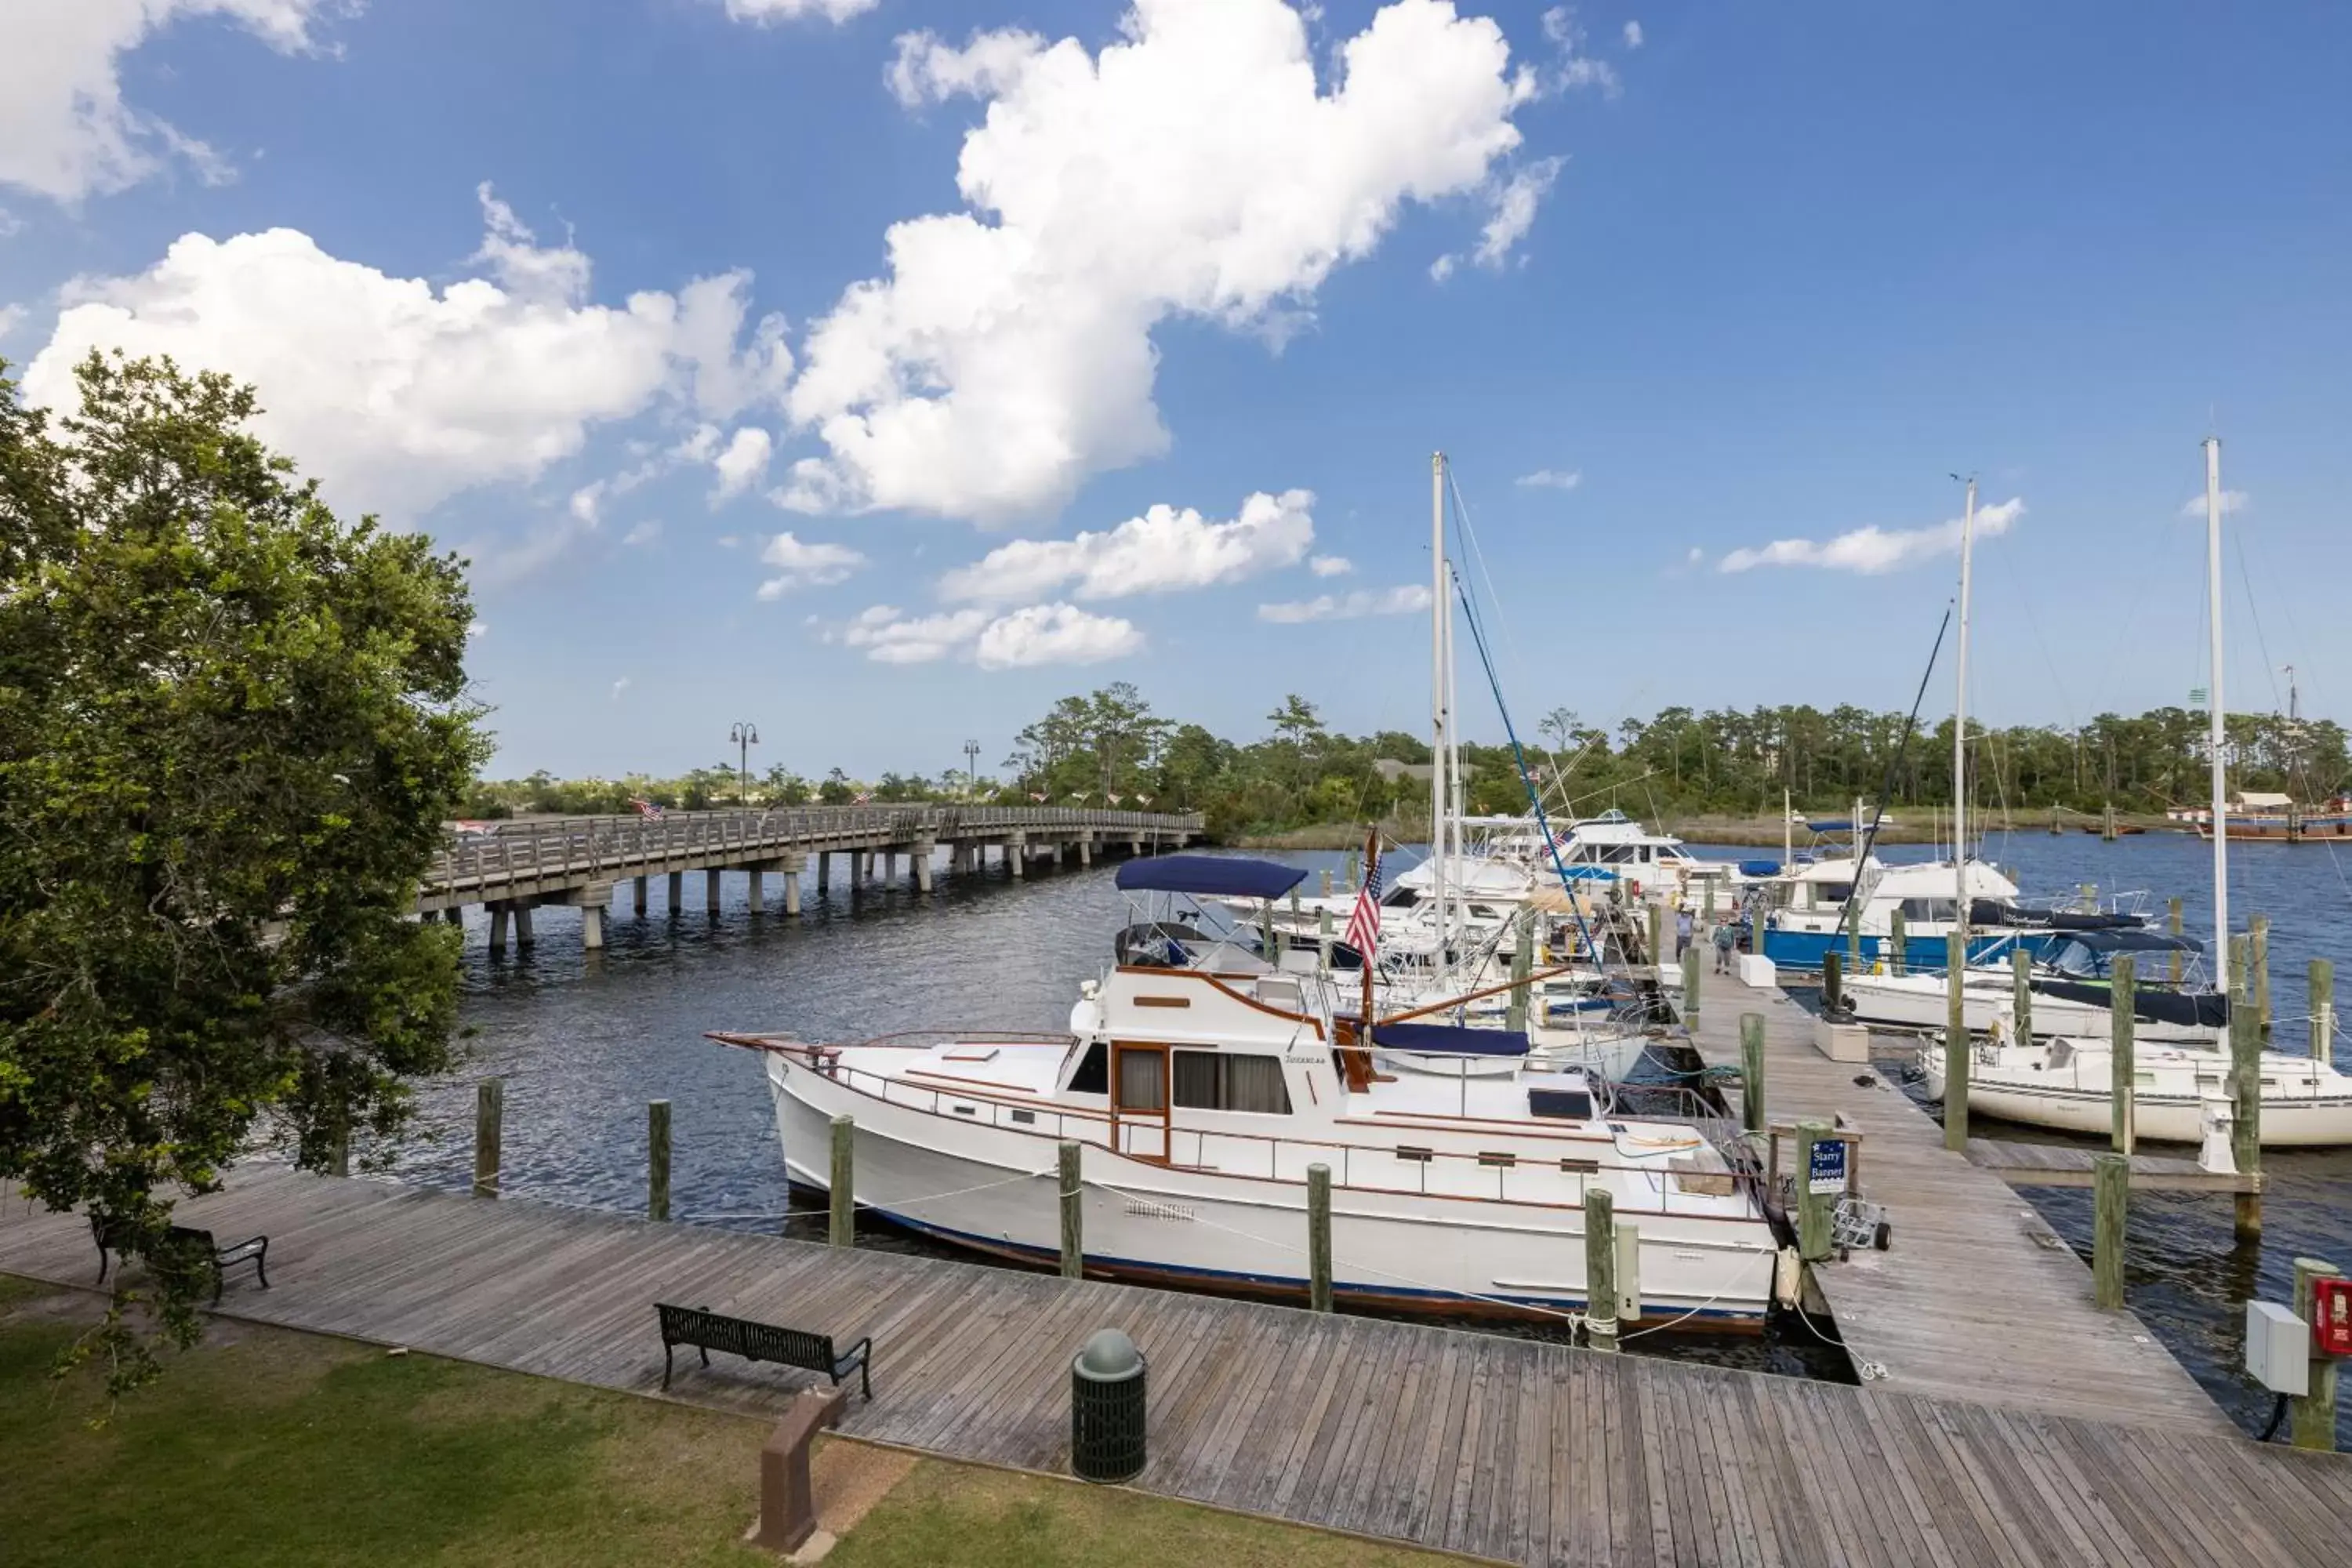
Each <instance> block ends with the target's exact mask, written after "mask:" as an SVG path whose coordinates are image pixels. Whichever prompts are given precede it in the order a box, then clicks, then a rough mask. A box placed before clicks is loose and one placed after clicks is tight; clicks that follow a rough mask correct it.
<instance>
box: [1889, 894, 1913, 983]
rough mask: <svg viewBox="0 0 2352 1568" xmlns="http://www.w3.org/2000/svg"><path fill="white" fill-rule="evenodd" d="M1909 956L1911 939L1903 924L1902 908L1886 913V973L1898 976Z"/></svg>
mask: <svg viewBox="0 0 2352 1568" xmlns="http://www.w3.org/2000/svg"><path fill="white" fill-rule="evenodd" d="M1910 956H1911V938H1910V934H1909V932H1908V931H1906V930H1905V928H1904V924H1903V906H1902V905H1901V904H1897V905H1895V907H1894V908H1893V909H1891V910H1887V911H1886V973H1889V974H1900V973H1903V966H1904V964H1905V963H1906V962H1907V961H1908V960H1909V958H1910Z"/></svg>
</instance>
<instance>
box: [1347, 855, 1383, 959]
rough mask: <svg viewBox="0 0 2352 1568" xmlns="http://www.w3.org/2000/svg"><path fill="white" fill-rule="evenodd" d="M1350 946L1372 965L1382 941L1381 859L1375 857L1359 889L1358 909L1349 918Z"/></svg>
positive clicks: (1365, 871) (1366, 870)
mask: <svg viewBox="0 0 2352 1568" xmlns="http://www.w3.org/2000/svg"><path fill="white" fill-rule="evenodd" d="M1345 940H1346V942H1347V943H1348V945H1349V947H1352V948H1354V949H1355V950H1356V951H1357V952H1360V953H1362V954H1363V955H1364V962H1365V963H1370V962H1371V959H1372V950H1373V949H1374V948H1375V947H1378V946H1379V945H1380V940H1381V858H1380V857H1379V856H1377V855H1375V856H1373V857H1372V858H1371V862H1370V864H1369V865H1367V866H1366V867H1365V868H1364V885H1363V886H1362V887H1361V888H1360V889H1357V892H1356V908H1355V910H1354V911H1353V912H1351V913H1350V914H1349V916H1348V934H1347V937H1346V938H1345Z"/></svg>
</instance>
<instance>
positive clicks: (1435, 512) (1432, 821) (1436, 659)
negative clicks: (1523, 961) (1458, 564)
mask: <svg viewBox="0 0 2352 1568" xmlns="http://www.w3.org/2000/svg"><path fill="white" fill-rule="evenodd" d="M1429 557H1430V572H1431V582H1430V595H1431V597H1430V601H1429V693H1430V695H1429V708H1430V729H1431V737H1430V739H1431V745H1430V749H1429V764H1430V765H1429V860H1430V867H1431V873H1430V875H1431V882H1430V889H1429V890H1430V897H1431V899H1432V900H1433V902H1434V905H1435V908H1436V910H1437V950H1438V954H1439V960H1440V962H1441V963H1443V961H1444V952H1445V805H1446V782H1445V773H1446V767H1445V756H1446V744H1447V736H1448V734H1449V733H1450V731H1452V729H1453V723H1452V715H1451V714H1449V713H1448V712H1447V711H1446V698H1447V695H1448V692H1447V688H1446V683H1445V655H1446V647H1445V629H1446V618H1447V617H1446V614H1445V602H1446V601H1445V454H1444V453H1443V452H1433V453H1431V454H1430V458H1429Z"/></svg>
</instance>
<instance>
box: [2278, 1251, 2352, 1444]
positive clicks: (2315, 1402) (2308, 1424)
mask: <svg viewBox="0 0 2352 1568" xmlns="http://www.w3.org/2000/svg"><path fill="white" fill-rule="evenodd" d="M2342 1273H2343V1270H2342V1269H2340V1268H2336V1265H2334V1264H2333V1263H2326V1262H2322V1261H2321V1260H2320V1259H2318V1258H2296V1259H2295V1260H2294V1315H2295V1316H2296V1317H2298V1318H2301V1319H2302V1320H2303V1321H2305V1322H2306V1323H2308V1322H2310V1321H2311V1316H2312V1310H2313V1298H2314V1297H2315V1296H2316V1295H2317V1294H2318V1291H2317V1290H2316V1289H2314V1288H2313V1283H2312V1282H2313V1281H2314V1280H2317V1279H2335V1278H2336V1277H2337V1276H2338V1275H2340V1274H2342ZM2287 1434H2288V1436H2289V1437H2290V1438H2291V1439H2292V1440H2293V1442H2294V1446H2295V1447H2298V1448H2317V1449H2320V1450H2322V1451H2323V1452H2326V1453H2333V1452H2335V1450H2336V1358H2335V1357H2334V1356H2324V1355H2317V1354H2315V1355H2313V1356H2312V1358H2311V1392H2310V1393H2308V1394H2304V1395H2302V1396H2301V1397H2299V1398H2291V1399H2289V1400H2288V1401H2287Z"/></svg>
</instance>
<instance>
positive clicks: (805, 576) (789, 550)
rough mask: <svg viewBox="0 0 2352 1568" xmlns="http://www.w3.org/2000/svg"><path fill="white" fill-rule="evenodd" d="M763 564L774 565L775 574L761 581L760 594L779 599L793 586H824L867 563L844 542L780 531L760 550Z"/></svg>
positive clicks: (864, 558)
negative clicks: (809, 538) (813, 540)
mask: <svg viewBox="0 0 2352 1568" xmlns="http://www.w3.org/2000/svg"><path fill="white" fill-rule="evenodd" d="M760 560H761V563H762V564H764V565H769V566H773V567H775V568H777V574H776V575H775V576H773V577H771V578H769V579H768V580H767V581H766V582H764V583H762V584H760V597H761V598H762V599H780V598H782V597H783V596H784V595H786V594H789V593H791V592H792V591H793V589H795V588H827V587H831V586H832V585H833V584H835V583H838V582H841V581H842V580H844V579H845V578H846V577H847V576H848V575H849V574H851V573H852V572H855V571H856V570H857V569H858V568H859V567H860V566H863V565H865V564H866V557H865V556H864V555H862V554H860V553H859V552H856V551H855V550H852V549H851V548H849V546H847V545H846V544H812V543H809V542H805V541H803V540H799V539H795V538H793V536H792V535H791V534H790V533H780V534H778V535H776V536H775V537H774V538H773V539H771V540H770V541H768V544H767V548H766V549H764V550H762V551H761V552H760Z"/></svg>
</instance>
